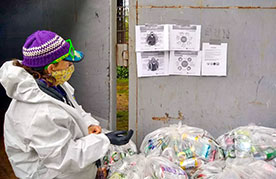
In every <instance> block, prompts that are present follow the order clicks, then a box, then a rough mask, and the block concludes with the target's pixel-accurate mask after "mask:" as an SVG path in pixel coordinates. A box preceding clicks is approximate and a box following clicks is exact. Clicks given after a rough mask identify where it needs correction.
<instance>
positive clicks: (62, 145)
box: [29, 106, 110, 174]
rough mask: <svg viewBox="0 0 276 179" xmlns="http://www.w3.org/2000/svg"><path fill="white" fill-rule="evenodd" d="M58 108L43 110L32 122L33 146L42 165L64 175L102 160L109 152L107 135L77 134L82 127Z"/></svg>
mask: <svg viewBox="0 0 276 179" xmlns="http://www.w3.org/2000/svg"><path fill="white" fill-rule="evenodd" d="M54 107H55V106H53V107H51V106H49V107H48V108H45V107H44V108H43V109H39V110H38V112H37V113H35V115H34V116H33V119H32V120H31V121H32V122H31V127H30V128H29V132H30V141H31V142H30V145H29V146H30V147H31V148H33V149H34V150H35V151H36V152H37V154H38V156H39V158H40V160H41V162H42V164H44V165H45V166H46V167H47V168H49V169H52V170H56V171H58V172H61V173H63V174H66V173H75V172H79V171H81V170H82V169H84V168H85V167H87V166H89V165H91V164H92V163H93V162H95V161H96V160H98V159H100V158H102V157H103V156H104V155H105V153H106V152H107V150H108V147H109V144H110V142H109V139H108V138H107V137H106V136H105V135H104V134H90V135H87V136H85V137H82V136H76V135H81V133H80V132H78V133H76V132H75V131H76V130H79V131H80V129H78V125H77V124H76V123H75V122H74V119H72V117H71V116H70V115H69V114H67V113H66V111H63V110H60V109H55V108H54Z"/></svg>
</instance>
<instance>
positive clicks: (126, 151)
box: [101, 140, 137, 173]
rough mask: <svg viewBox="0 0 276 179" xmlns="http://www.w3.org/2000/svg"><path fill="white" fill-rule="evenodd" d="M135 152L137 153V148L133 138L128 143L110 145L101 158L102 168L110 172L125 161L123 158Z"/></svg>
mask: <svg viewBox="0 0 276 179" xmlns="http://www.w3.org/2000/svg"><path fill="white" fill-rule="evenodd" d="M135 154H137V148H136V145H135V144H134V143H133V142H132V141H131V140H130V141H129V143H127V144H126V145H121V146H117V145H110V146H109V149H108V151H107V153H106V154H105V156H104V157H103V158H102V159H101V168H102V170H104V171H106V172H107V173H110V172H112V171H113V170H116V168H117V166H120V165H121V164H122V163H123V162H124V161H123V159H125V158H127V157H130V156H133V155H135Z"/></svg>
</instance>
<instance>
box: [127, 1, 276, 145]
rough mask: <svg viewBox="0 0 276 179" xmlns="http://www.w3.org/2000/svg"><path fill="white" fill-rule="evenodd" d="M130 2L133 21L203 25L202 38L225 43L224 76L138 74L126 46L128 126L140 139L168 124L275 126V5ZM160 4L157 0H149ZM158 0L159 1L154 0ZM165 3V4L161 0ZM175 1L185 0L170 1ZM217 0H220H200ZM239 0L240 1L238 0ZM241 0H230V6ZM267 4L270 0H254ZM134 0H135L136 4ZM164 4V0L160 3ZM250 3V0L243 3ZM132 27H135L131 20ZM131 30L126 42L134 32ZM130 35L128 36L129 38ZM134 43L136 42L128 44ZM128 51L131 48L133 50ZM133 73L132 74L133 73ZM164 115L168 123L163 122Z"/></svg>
mask: <svg viewBox="0 0 276 179" xmlns="http://www.w3.org/2000/svg"><path fill="white" fill-rule="evenodd" d="M140 2H141V4H142V3H144V2H145V1H136V3H134V2H133V4H132V5H131V11H134V12H135V13H134V15H136V18H134V19H132V20H135V24H146V23H157V24H159V23H160V24H162V23H170V24H171V23H178V24H199V25H202V32H201V44H202V42H210V41H211V42H212V41H215V42H226V43H228V67H227V71H228V73H227V77H191V76H189V77H188V76H168V77H150V78H137V75H136V71H135V68H136V60H135V53H134V52H133V51H134V49H132V51H130V62H131V61H135V62H132V63H130V64H131V65H130V73H131V74H132V75H130V81H132V83H130V88H129V89H130V91H132V93H130V94H132V95H135V97H133V96H130V106H134V107H136V108H135V109H132V108H130V120H131V121H130V127H131V128H134V129H136V142H137V144H138V146H139V145H140V143H141V141H142V139H143V138H144V136H145V135H146V134H148V133H149V132H151V131H153V130H155V129H157V128H159V127H162V126H167V125H168V124H172V123H178V122H179V121H180V120H179V119H181V121H182V123H185V124H187V125H191V126H196V127H200V128H204V129H206V130H208V131H209V132H211V134H213V135H214V136H215V137H218V136H219V135H221V134H223V133H225V132H227V131H229V130H231V129H232V128H235V127H238V126H240V125H247V124H249V123H255V124H260V125H264V126H270V127H276V123H275V118H276V111H275V109H276V102H275V100H276V70H275V67H276V61H275V58H276V53H275V47H276V34H275V28H276V24H275V23H274V22H275V18H276V9H275V8H274V7H271V9H269V8H264V9H262V8H261V9H259V8H255V9H251V8H242V9H239V8H227V9H225V8H218V9H206V8H186V7H185V8H182V7H178V8H174V7H166V6H164V7H162V8H155V7H154V8H150V7H149V6H146V7H143V6H140ZM152 2H153V3H155V5H156V4H158V3H157V1H152ZM158 2H159V1H158ZM162 2H163V3H164V4H163V5H170V4H169V2H170V3H171V1H168V3H167V4H166V3H165V1H162ZM173 2H174V3H175V4H178V5H183V4H184V5H193V2H194V1H193V2H192V3H191V4H186V3H187V1H185V3H184V2H183V3H182V1H180V0H179V1H173ZM204 2H205V3H210V4H211V3H213V5H214V6H219V5H221V4H220V1H217V3H216V2H215V1H204ZM240 2H241V1H240ZM240 2H236V3H234V1H229V3H231V6H239V5H241V4H240ZM254 3H255V4H256V5H259V6H266V7H267V6H268V5H271V4H273V3H274V1H272V0H271V1H261V0H260V1H254ZM137 4H138V5H139V6H137ZM161 4H162V3H161ZM243 5H245V6H251V4H250V3H249V4H243ZM131 28H134V27H132V26H131ZM131 32H132V31H130V43H133V42H134V39H135V34H133V32H132V33H131ZM131 40H132V41H131ZM131 47H132V48H135V45H132V46H130V48H131ZM131 52H132V53H131ZM133 73H135V74H133ZM166 120H168V123H166Z"/></svg>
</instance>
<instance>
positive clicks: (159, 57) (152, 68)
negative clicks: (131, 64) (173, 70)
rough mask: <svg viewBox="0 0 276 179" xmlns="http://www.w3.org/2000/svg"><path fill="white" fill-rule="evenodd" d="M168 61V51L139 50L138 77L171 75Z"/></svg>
mask: <svg viewBox="0 0 276 179" xmlns="http://www.w3.org/2000/svg"><path fill="white" fill-rule="evenodd" d="M168 63H169V53H168V52H164V51H160V52H138V53H137V67H138V77H146V76H164V75H169V69H168V66H169V65H168Z"/></svg>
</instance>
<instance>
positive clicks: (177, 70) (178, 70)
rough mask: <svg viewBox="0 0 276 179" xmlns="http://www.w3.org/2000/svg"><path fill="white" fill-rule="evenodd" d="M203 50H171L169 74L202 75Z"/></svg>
mask: <svg viewBox="0 0 276 179" xmlns="http://www.w3.org/2000/svg"><path fill="white" fill-rule="evenodd" d="M200 65H201V51H170V61H169V74H174V75H191V76H200Z"/></svg>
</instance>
